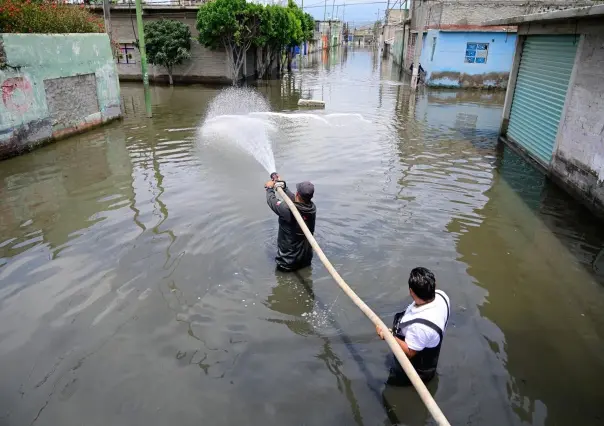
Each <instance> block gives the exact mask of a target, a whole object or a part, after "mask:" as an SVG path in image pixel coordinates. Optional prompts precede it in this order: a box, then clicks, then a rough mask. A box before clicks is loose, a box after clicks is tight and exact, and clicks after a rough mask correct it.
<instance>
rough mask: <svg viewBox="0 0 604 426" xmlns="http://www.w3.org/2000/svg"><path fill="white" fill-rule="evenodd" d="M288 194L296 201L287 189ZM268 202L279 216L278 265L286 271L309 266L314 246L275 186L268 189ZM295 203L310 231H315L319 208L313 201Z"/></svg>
mask: <svg viewBox="0 0 604 426" xmlns="http://www.w3.org/2000/svg"><path fill="white" fill-rule="evenodd" d="M285 193H286V194H287V196H288V197H289V198H290V199H291V200H292V201H294V200H295V197H294V194H292V193H291V192H290V191H289V190H287V189H285ZM266 202H267V203H268V205H269V207H270V208H271V210H272V211H274V212H275V213H277V215H278V216H279V235H278V238H277V246H278V249H277V257H276V258H275V260H276V261H277V266H278V267H279V268H280V269H283V270H285V271H295V270H297V269H300V268H304V267H306V266H309V265H310V263H311V261H312V247H311V245H310V243H309V242H308V240H307V239H306V237H305V236H304V233H303V232H302V229H300V225H298V222H296V218H295V217H294V215H293V214H292V212H291V211H290V210H289V207H287V204H286V203H285V201H282V200H279V199H278V198H277V194H276V193H275V190H274V189H273V188H267V190H266ZM294 204H295V205H296V207H297V208H298V211H299V212H300V215H301V216H302V218H303V219H304V222H305V223H306V226H308V229H310V232H311V233H313V234H314V232H315V219H316V216H317V208H316V206H315V205H314V203H313V202H312V201H310V202H308V203H297V202H295V201H294Z"/></svg>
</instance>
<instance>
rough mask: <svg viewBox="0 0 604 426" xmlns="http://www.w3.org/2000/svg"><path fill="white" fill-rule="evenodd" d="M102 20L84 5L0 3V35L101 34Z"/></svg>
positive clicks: (19, 0) (25, 0)
mask: <svg viewBox="0 0 604 426" xmlns="http://www.w3.org/2000/svg"><path fill="white" fill-rule="evenodd" d="M104 31H105V25H104V24H103V19H102V18H99V17H97V16H95V15H93V14H92V13H90V12H89V11H88V10H87V9H86V8H85V7H84V5H83V4H82V5H71V4H65V3H63V2H59V1H52V2H51V1H35V2H32V1H30V0H0V33H51V34H53V33H54V34H57V33H102V32H104Z"/></svg>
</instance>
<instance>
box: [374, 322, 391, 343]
mask: <svg viewBox="0 0 604 426" xmlns="http://www.w3.org/2000/svg"><path fill="white" fill-rule="evenodd" d="M375 331H376V332H377V335H378V336H380V339H382V340H384V330H382V328H381V327H380V326H379V325H376V326H375ZM388 331H389V330H388ZM388 331H386V333H387V332H388Z"/></svg>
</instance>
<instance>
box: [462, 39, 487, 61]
mask: <svg viewBox="0 0 604 426" xmlns="http://www.w3.org/2000/svg"><path fill="white" fill-rule="evenodd" d="M488 55H489V43H468V44H467V45H466V61H465V62H466V63H468V64H486V63H487V56H488Z"/></svg>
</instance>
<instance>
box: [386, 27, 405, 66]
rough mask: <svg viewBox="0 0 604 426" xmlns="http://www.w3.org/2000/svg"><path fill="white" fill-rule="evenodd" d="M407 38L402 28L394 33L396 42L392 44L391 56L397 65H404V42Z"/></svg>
mask: <svg viewBox="0 0 604 426" xmlns="http://www.w3.org/2000/svg"><path fill="white" fill-rule="evenodd" d="M404 38H405V31H404V30H403V29H402V28H401V29H399V30H397V31H396V32H395V33H394V42H393V43H392V49H391V50H390V54H391V55H392V60H393V61H394V63H395V64H397V65H403V55H404V52H403V42H404Z"/></svg>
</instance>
